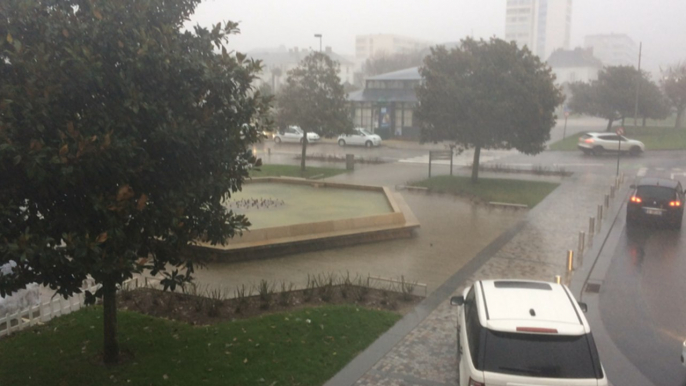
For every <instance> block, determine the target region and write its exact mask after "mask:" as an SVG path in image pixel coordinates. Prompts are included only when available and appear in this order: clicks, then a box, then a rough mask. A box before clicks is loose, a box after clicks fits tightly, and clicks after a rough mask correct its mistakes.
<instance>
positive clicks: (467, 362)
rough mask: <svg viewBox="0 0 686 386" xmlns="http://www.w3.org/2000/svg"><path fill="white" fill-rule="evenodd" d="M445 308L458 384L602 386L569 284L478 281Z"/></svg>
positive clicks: (597, 361) (596, 358) (603, 378)
mask: <svg viewBox="0 0 686 386" xmlns="http://www.w3.org/2000/svg"><path fill="white" fill-rule="evenodd" d="M450 303H451V304H453V305H458V306H459V309H458V319H457V362H458V366H459V370H458V372H459V380H458V384H459V385H460V386H474V385H488V386H505V385H527V386H543V385H546V386H552V385H575V386H583V385H588V386H591V385H593V386H607V384H608V382H607V377H606V375H605V371H604V369H603V366H602V364H601V363H600V357H599V355H598V350H597V349H596V345H595V342H594V340H593V335H592V334H591V327H590V326H589V324H588V322H587V321H586V318H585V317H584V310H585V308H586V306H585V305H584V304H583V303H578V302H577V301H576V300H575V299H574V297H573V296H572V293H571V292H570V291H569V289H568V288H567V287H566V286H564V285H562V284H555V283H548V282H542V281H524V280H509V279H505V280H483V281H476V282H475V283H474V284H473V285H471V286H470V287H468V288H466V289H465V290H464V292H463V295H462V296H454V297H452V298H451V299H450Z"/></svg>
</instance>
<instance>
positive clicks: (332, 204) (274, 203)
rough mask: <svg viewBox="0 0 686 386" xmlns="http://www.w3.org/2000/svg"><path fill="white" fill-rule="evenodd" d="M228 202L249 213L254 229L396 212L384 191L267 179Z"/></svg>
mask: <svg viewBox="0 0 686 386" xmlns="http://www.w3.org/2000/svg"><path fill="white" fill-rule="evenodd" d="M226 206H227V207H228V208H229V209H231V210H233V211H234V212H236V213H241V214H245V215H247V216H248V219H249V220H250V222H251V223H252V224H253V225H252V226H251V229H259V228H268V227H274V226H283V225H293V224H302V223H311V222H317V221H326V220H340V219H345V218H355V217H363V216H373V215H377V214H384V213H390V212H392V209H391V207H390V205H389V204H388V201H387V200H386V196H385V195H384V193H383V192H378V191H364V190H353V189H337V188H330V187H319V188H316V187H313V186H309V185H291V184H283V183H267V182H258V183H251V184H246V185H243V191H242V192H236V193H234V194H232V196H231V200H229V201H228V202H227V203H226Z"/></svg>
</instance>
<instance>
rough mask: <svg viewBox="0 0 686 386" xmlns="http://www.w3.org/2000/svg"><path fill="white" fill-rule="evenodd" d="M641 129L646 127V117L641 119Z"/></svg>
mask: <svg viewBox="0 0 686 386" xmlns="http://www.w3.org/2000/svg"><path fill="white" fill-rule="evenodd" d="M643 127H646V117H643Z"/></svg>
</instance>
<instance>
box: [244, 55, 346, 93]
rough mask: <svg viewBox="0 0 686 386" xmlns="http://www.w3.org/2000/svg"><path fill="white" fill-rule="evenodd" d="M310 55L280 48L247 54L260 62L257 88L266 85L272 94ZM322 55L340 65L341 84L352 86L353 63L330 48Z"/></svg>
mask: <svg viewBox="0 0 686 386" xmlns="http://www.w3.org/2000/svg"><path fill="white" fill-rule="evenodd" d="M310 53H311V51H310V50H304V49H303V50H301V49H299V48H298V47H295V48H290V49H286V48H285V47H280V48H276V49H271V50H260V51H252V52H249V53H248V56H249V57H251V58H253V59H259V60H261V61H262V72H261V73H260V74H259V77H258V86H259V85H261V84H268V85H269V86H270V87H271V88H272V91H273V92H277V91H278V90H279V89H280V88H281V86H283V85H284V84H285V83H286V78H287V77H288V74H287V73H288V71H290V70H292V69H294V68H296V67H297V66H298V64H300V61H302V60H303V59H304V58H305V57H306V56H307V55H309V54H310ZM324 53H326V54H327V55H328V56H329V57H330V58H331V59H332V60H334V61H336V62H338V63H339V64H340V68H339V71H338V76H339V77H340V78H341V83H342V84H352V83H353V80H354V79H353V75H354V73H355V64H354V63H353V61H351V60H349V59H348V58H346V57H344V56H342V55H339V54H336V53H334V52H333V50H332V49H331V47H326V49H325V51H324Z"/></svg>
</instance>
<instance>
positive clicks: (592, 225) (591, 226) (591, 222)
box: [588, 217, 595, 236]
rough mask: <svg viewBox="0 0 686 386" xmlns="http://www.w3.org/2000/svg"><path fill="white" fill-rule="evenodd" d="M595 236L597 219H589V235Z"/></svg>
mask: <svg viewBox="0 0 686 386" xmlns="http://www.w3.org/2000/svg"><path fill="white" fill-rule="evenodd" d="M594 234H595V217H589V218H588V235H589V236H593V235H594Z"/></svg>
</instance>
